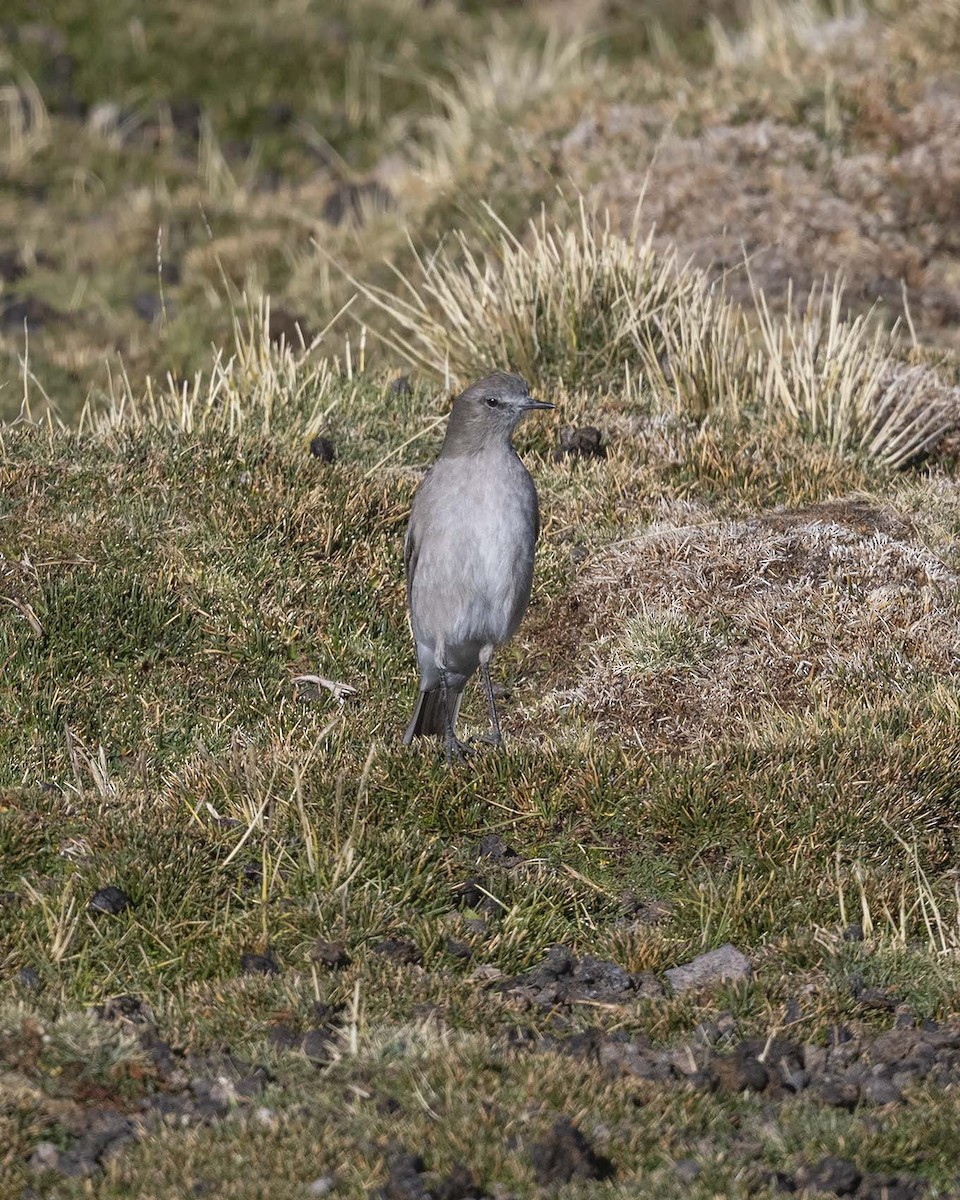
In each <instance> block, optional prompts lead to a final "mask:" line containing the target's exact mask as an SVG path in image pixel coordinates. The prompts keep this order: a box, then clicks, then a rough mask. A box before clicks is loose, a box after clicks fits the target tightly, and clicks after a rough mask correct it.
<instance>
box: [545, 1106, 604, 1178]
mask: <svg viewBox="0 0 960 1200" xmlns="http://www.w3.org/2000/svg"><path fill="white" fill-rule="evenodd" d="M530 1162H531V1164H532V1165H533V1170H534V1174H535V1175H536V1178H537V1183H539V1184H540V1185H541V1186H543V1187H549V1186H551V1185H557V1184H564V1183H569V1182H570V1181H571V1180H572V1179H612V1178H613V1176H614V1174H615V1173H616V1169H615V1167H614V1165H613V1163H612V1162H611V1161H610V1159H608V1158H605V1157H604V1156H603V1155H602V1154H597V1152H596V1151H595V1150H594V1149H593V1147H592V1146H591V1145H590V1142H589V1141H588V1140H587V1139H586V1138H585V1137H584V1135H583V1134H582V1133H581V1132H580V1130H579V1129H577V1127H576V1126H575V1125H574V1124H573V1122H572V1121H569V1120H568V1119H567V1118H566V1117H562V1118H561V1119H560V1120H559V1121H557V1123H556V1124H555V1125H554V1127H553V1129H552V1130H551V1131H550V1132H549V1133H548V1134H547V1136H546V1137H545V1138H544V1139H543V1140H542V1141H540V1142H535V1143H534V1145H533V1146H531V1148H530Z"/></svg>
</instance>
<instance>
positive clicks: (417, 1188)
mask: <svg viewBox="0 0 960 1200" xmlns="http://www.w3.org/2000/svg"><path fill="white" fill-rule="evenodd" d="M424 1170H425V1166H424V1161H423V1158H422V1157H421V1156H420V1155H419V1154H397V1155H395V1156H394V1157H393V1158H392V1159H391V1160H390V1162H389V1164H388V1166H387V1178H386V1179H385V1180H384V1183H383V1186H382V1187H381V1188H379V1189H378V1190H377V1191H376V1192H374V1193H373V1195H374V1196H375V1197H376V1200H428V1198H429V1195H430V1193H429V1192H428V1191H427V1188H426V1184H425V1181H424V1178H423V1173H424Z"/></svg>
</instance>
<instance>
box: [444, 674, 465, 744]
mask: <svg viewBox="0 0 960 1200" xmlns="http://www.w3.org/2000/svg"><path fill="white" fill-rule="evenodd" d="M440 695H441V697H442V699H443V753H444V757H445V758H446V760H447V766H448V767H449V766H452V764H453V763H454V762H463V758H464V753H463V750H464V748H463V746H462V745H461V743H460V742H459V741H458V740H457V735H456V732H455V731H454V728H453V716H452V714H451V712H450V691H449V689H448V687H447V673H446V671H441V672H440Z"/></svg>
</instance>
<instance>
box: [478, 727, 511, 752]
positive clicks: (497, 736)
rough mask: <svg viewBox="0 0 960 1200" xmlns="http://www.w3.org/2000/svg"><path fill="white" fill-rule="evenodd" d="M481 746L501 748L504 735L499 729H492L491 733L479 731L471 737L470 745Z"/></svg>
mask: <svg viewBox="0 0 960 1200" xmlns="http://www.w3.org/2000/svg"><path fill="white" fill-rule="evenodd" d="M477 744H479V745H481V746H496V747H497V749H500V748H501V747H502V746H503V735H502V734H501V733H500V731H499V729H491V730H490V732H489V733H478V734H476V735H475V736H474V737H472V738H471V739H470V745H471V746H473V745H477Z"/></svg>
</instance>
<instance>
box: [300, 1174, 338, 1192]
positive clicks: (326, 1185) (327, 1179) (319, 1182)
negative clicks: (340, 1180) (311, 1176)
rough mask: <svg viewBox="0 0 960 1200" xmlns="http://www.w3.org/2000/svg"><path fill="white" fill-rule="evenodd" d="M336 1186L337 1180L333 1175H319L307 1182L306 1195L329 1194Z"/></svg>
mask: <svg viewBox="0 0 960 1200" xmlns="http://www.w3.org/2000/svg"><path fill="white" fill-rule="evenodd" d="M336 1186H337V1181H336V1179H335V1178H334V1176H333V1175H321V1176H320V1177H319V1178H318V1179H315V1180H314V1181H313V1182H312V1183H308V1184H307V1195H308V1196H329V1195H330V1193H331V1192H332V1191H333V1189H334V1188H335V1187H336Z"/></svg>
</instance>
